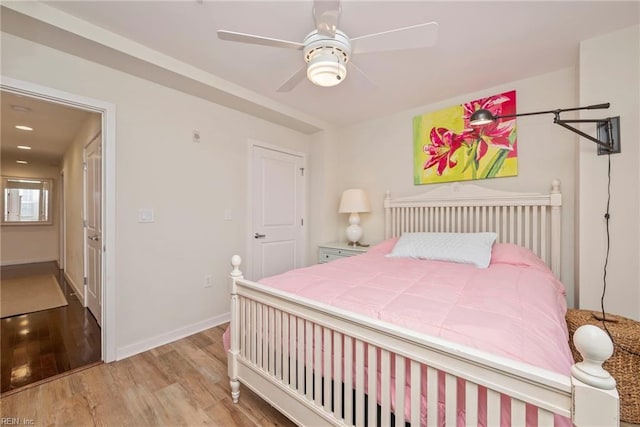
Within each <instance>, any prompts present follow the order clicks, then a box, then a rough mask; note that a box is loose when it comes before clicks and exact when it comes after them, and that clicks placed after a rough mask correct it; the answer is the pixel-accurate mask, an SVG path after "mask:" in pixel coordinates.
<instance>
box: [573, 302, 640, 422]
mask: <svg viewBox="0 0 640 427" xmlns="http://www.w3.org/2000/svg"><path fill="white" fill-rule="evenodd" d="M595 315H597V316H600V315H601V313H597V312H595ZM566 318H567V326H568V327H569V345H570V346H571V352H572V353H573V359H574V360H575V361H576V362H581V361H582V356H581V355H580V353H578V351H577V350H576V348H575V346H574V345H573V333H574V332H575V331H576V329H578V328H579V327H580V326H582V325H595V326H598V327H599V328H600V329H604V328H603V327H602V321H601V320H598V319H596V317H595V316H594V311H592V310H576V309H569V310H567V316H566ZM606 318H607V319H609V318H613V319H615V320H617V322H611V321H607V329H608V330H609V332H610V333H611V336H612V337H613V340H614V342H615V345H614V351H613V356H611V358H610V359H609V360H607V361H606V362H605V363H604V365H603V367H604V369H606V370H607V371H608V372H609V373H610V374H611V375H612V376H613V377H614V378H615V379H616V383H617V388H618V394H619V395H620V419H621V420H622V421H625V422H627V423H633V424H640V356H637V355H633V354H630V353H628V352H626V351H624V350H621V349H620V348H618V344H619V345H621V346H623V347H624V348H626V349H629V350H631V351H633V352H635V353H640V323H638V322H636V321H635V320H631V319H627V318H625V317H621V316H613V315H610V314H608V315H607V316H606Z"/></svg>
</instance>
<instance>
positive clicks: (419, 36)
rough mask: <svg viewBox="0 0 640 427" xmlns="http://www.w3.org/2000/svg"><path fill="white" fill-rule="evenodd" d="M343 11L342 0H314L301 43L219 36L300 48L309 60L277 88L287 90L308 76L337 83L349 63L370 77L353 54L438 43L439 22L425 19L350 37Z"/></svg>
mask: <svg viewBox="0 0 640 427" xmlns="http://www.w3.org/2000/svg"><path fill="white" fill-rule="evenodd" d="M340 12H341V7H340V1H339V0H314V2H313V17H314V19H315V24H316V29H315V30H313V31H312V32H310V33H309V34H308V35H307V36H306V37H305V38H304V40H303V41H302V43H300V42H294V41H288V40H280V39H274V38H271V37H263V36H257V35H253V34H245V33H238V32H234V31H226V30H218V38H220V39H221V40H228V41H234V42H241V43H250V44H258V45H263V46H272V47H281V48H287V49H294V50H301V51H302V53H303V57H304V60H305V62H306V64H305V65H304V66H303V67H302V68H300V69H299V70H298V71H297V72H296V73H295V74H294V75H293V76H291V77H290V78H289V79H288V80H287V81H285V82H284V83H283V84H282V85H281V86H280V87H279V88H278V92H288V91H290V90H291V89H293V88H294V87H295V86H296V85H298V84H299V83H300V82H301V81H302V80H303V79H304V77H305V76H306V77H307V78H308V79H309V80H310V81H311V82H312V83H314V84H316V85H318V86H322V87H330V86H336V85H338V84H340V83H341V82H342V81H344V79H345V77H346V76H347V64H349V67H350V68H352V69H353V70H356V71H358V72H360V73H361V74H362V75H363V76H364V77H365V78H367V77H366V75H365V74H364V72H363V71H362V70H360V68H358V67H357V66H356V65H355V64H354V63H353V61H352V56H353V55H356V54H361V53H370V52H384V51H391V50H404V49H418V48H424V47H430V46H433V45H434V44H435V42H436V39H437V36H438V23H436V22H426V23H424V24H418V25H413V26H410V27H403V28H397V29H395V30H389V31H384V32H380V33H375V34H368V35H365V36H360V37H355V38H352V39H350V38H349V37H347V35H346V34H345V33H343V32H342V31H340V30H339V29H338V20H339V19H340ZM367 80H369V79H368V78H367ZM369 82H370V80H369Z"/></svg>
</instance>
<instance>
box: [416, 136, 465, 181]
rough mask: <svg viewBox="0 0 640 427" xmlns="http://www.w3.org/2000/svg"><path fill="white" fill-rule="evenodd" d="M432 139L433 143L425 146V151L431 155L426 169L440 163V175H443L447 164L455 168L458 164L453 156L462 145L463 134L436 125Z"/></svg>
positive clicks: (438, 170)
mask: <svg viewBox="0 0 640 427" xmlns="http://www.w3.org/2000/svg"><path fill="white" fill-rule="evenodd" d="M430 139H431V144H428V145H425V146H424V147H423V150H424V152H425V153H426V154H427V155H429V156H430V157H429V159H428V160H427V162H426V163H425V164H424V169H429V168H430V167H433V166H435V165H438V168H437V172H438V175H442V172H444V170H445V169H446V167H447V166H449V167H450V168H453V167H455V166H456V165H457V164H458V162H456V161H454V160H453V159H452V158H451V156H453V154H454V153H455V152H456V150H457V149H458V148H460V146H461V145H462V141H463V136H462V135H458V134H456V133H454V132H453V131H451V130H449V129H446V128H435V127H434V128H432V129H431V135H430Z"/></svg>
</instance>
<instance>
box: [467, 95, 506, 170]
mask: <svg viewBox="0 0 640 427" xmlns="http://www.w3.org/2000/svg"><path fill="white" fill-rule="evenodd" d="M506 101H509V98H507V97H506V96H503V95H498V96H492V97H489V98H483V99H480V100H478V101H474V102H467V103H465V104H463V109H464V123H465V126H466V129H465V130H464V132H463V135H464V139H465V142H467V143H468V144H469V145H471V144H473V143H474V142H477V143H478V148H477V150H476V161H480V159H482V157H483V156H484V155H485V154H487V150H488V149H489V145H493V146H495V147H497V148H500V149H503V150H513V147H512V145H511V143H510V141H509V136H510V135H511V132H512V131H513V126H514V125H515V120H513V119H511V120H504V121H502V120H496V121H494V122H491V123H489V124H487V125H484V126H480V127H474V126H471V125H469V118H470V117H471V114H473V113H474V112H475V111H476V110H480V109H484V110H489V111H490V112H491V114H492V115H494V116H499V115H501V114H502V103H504V102H506Z"/></svg>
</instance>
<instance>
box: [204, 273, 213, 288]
mask: <svg viewBox="0 0 640 427" xmlns="http://www.w3.org/2000/svg"><path fill="white" fill-rule="evenodd" d="M212 286H213V278H212V277H211V276H210V275H206V276H204V287H205V288H210V287H212Z"/></svg>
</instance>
